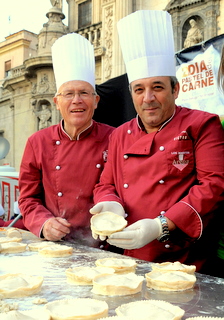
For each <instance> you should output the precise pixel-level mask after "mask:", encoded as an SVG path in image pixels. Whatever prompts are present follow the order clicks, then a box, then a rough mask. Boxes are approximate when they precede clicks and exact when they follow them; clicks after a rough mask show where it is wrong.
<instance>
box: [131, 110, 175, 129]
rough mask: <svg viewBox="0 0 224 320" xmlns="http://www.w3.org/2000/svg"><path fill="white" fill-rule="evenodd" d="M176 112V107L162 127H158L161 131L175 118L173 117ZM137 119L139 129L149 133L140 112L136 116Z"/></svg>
mask: <svg viewBox="0 0 224 320" xmlns="http://www.w3.org/2000/svg"><path fill="white" fill-rule="evenodd" d="M175 113H176V108H175V109H174V112H173V114H172V116H171V117H170V118H169V119H168V120H166V121H165V122H164V123H163V124H162V125H161V127H160V128H159V129H158V131H161V130H162V129H163V128H164V127H165V125H166V124H167V123H168V122H170V121H171V120H172V119H173V117H174V116H175ZM136 121H137V125H138V127H139V129H140V130H142V131H145V132H146V133H147V131H146V130H145V127H144V124H143V123H142V120H141V118H140V117H139V115H138V114H137V116H136Z"/></svg>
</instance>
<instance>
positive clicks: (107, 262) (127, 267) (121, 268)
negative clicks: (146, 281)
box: [95, 258, 137, 273]
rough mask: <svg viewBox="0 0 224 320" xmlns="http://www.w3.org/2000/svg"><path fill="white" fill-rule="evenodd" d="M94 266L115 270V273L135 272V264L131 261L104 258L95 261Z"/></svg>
mask: <svg viewBox="0 0 224 320" xmlns="http://www.w3.org/2000/svg"><path fill="white" fill-rule="evenodd" d="M95 264H96V266H100V267H109V268H113V269H114V270H115V273H130V272H135V270H136V267H137V263H136V261H135V260H133V259H120V258H104V259H98V260H96V261H95Z"/></svg>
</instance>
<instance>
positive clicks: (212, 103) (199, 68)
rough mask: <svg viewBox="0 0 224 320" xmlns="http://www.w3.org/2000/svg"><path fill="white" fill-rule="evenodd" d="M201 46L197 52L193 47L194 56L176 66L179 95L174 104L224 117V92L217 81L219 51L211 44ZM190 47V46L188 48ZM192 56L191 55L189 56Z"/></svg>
mask: <svg viewBox="0 0 224 320" xmlns="http://www.w3.org/2000/svg"><path fill="white" fill-rule="evenodd" d="M211 42H212V41H211V40H210V43H209V46H208V47H207V48H206V49H205V48H203V47H202V49H203V50H201V48H200V51H199V52H198V53H197V51H195V48H194V51H193V52H194V58H193V59H192V60H189V61H187V62H186V57H185V61H184V62H183V63H181V59H180V58H181V56H180V55H179V56H178V58H179V65H178V66H177V73H176V74H177V78H178V81H179V83H180V92H179V96H178V98H177V99H176V104H177V105H181V106H182V107H188V108H191V109H199V110H203V111H207V112H211V113H216V114H218V115H219V116H220V117H221V118H223V117H224V92H222V91H221V90H220V88H219V86H218V83H217V77H218V69H219V65H220V52H219V51H218V50H217V49H216V48H215V47H214V46H213V44H212V43H211ZM189 49H190V48H189ZM191 57H192V56H191Z"/></svg>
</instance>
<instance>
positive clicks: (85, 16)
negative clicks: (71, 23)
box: [78, 0, 92, 29]
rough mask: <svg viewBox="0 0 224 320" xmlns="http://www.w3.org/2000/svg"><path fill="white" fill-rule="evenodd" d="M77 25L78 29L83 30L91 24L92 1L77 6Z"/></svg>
mask: <svg viewBox="0 0 224 320" xmlns="http://www.w3.org/2000/svg"><path fill="white" fill-rule="evenodd" d="M78 12H79V17H78V19H79V23H78V28H79V29H80V28H83V27H86V26H89V25H91V24H92V0H88V1H84V2H82V3H80V4H79V7H78Z"/></svg>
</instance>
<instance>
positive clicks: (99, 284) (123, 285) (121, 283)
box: [92, 272, 144, 296]
mask: <svg viewBox="0 0 224 320" xmlns="http://www.w3.org/2000/svg"><path fill="white" fill-rule="evenodd" d="M143 280H144V277H142V276H137V275H136V274H135V273H133V272H131V273H126V274H103V275H99V276H96V277H95V278H94V279H93V289H92V292H93V293H96V294H102V295H106V296H115V295H116V296H124V295H129V294H135V293H138V292H140V291H141V290H142V283H143Z"/></svg>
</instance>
